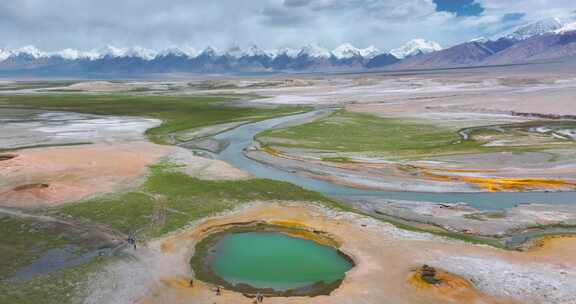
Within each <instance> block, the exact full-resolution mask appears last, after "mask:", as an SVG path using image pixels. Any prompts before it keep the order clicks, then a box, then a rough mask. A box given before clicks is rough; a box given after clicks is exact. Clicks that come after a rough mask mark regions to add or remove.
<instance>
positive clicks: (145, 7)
mask: <svg viewBox="0 0 576 304" xmlns="http://www.w3.org/2000/svg"><path fill="white" fill-rule="evenodd" d="M574 10H576V1H574V0H163V1H160V0H0V47H19V46H25V45H35V46H37V47H39V48H41V49H45V50H49V51H50V50H57V49H62V48H78V49H85V50H87V49H94V48H96V49H97V48H101V47H103V46H105V45H115V46H134V45H138V46H143V47H148V48H154V49H163V48H167V47H170V46H193V47H195V48H197V49H202V48H204V47H205V46H207V45H211V46H215V47H218V48H222V49H225V48H227V47H230V46H232V45H239V46H247V45H250V44H258V45H260V46H261V47H263V48H278V47H297V46H301V45H303V44H308V43H312V44H318V45H321V46H324V47H327V48H333V47H336V46H337V45H339V44H341V43H343V42H350V43H352V44H354V45H356V46H357V47H367V46H370V45H373V46H376V47H378V48H381V49H383V50H386V49H390V48H394V47H398V46H399V45H401V44H403V43H404V42H406V41H407V40H410V39H412V38H425V39H430V40H435V41H437V42H439V43H440V44H442V45H443V46H450V45H452V44H455V43H458V42H462V41H463V40H469V39H473V38H476V37H478V36H487V35H490V34H492V33H494V32H497V31H499V30H501V29H505V28H507V27H510V26H513V25H515V24H517V23H519V22H525V21H528V20H534V19H539V18H543V17H550V16H559V15H567V14H569V13H570V12H573V11H574Z"/></svg>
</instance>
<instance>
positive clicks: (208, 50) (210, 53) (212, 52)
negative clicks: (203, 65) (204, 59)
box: [200, 46, 221, 57]
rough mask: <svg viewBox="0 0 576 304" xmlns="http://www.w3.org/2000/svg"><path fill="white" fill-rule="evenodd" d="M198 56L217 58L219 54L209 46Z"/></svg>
mask: <svg viewBox="0 0 576 304" xmlns="http://www.w3.org/2000/svg"><path fill="white" fill-rule="evenodd" d="M200 55H204V56H210V57H214V56H219V55H221V54H220V52H219V51H218V50H217V49H215V48H213V47H211V46H208V47H206V48H205V49H204V50H203V51H202V52H201V53H200Z"/></svg>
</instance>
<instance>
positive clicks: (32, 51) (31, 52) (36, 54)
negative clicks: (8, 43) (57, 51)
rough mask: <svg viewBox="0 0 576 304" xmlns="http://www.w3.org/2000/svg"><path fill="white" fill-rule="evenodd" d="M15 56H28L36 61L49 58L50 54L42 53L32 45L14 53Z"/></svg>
mask: <svg viewBox="0 0 576 304" xmlns="http://www.w3.org/2000/svg"><path fill="white" fill-rule="evenodd" d="M12 53H13V54H14V55H28V56H31V57H32V58H34V59H38V58H42V57H46V56H48V53H46V52H42V51H40V50H39V49H38V48H36V47H35V46H32V45H28V46H24V47H21V48H18V49H15V50H13V51H12Z"/></svg>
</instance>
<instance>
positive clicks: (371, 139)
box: [257, 110, 576, 161]
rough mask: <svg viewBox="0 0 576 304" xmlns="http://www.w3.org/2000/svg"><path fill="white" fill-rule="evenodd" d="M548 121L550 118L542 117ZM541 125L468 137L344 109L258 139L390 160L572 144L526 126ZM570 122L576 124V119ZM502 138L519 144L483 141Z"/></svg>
mask: <svg viewBox="0 0 576 304" xmlns="http://www.w3.org/2000/svg"><path fill="white" fill-rule="evenodd" d="M545 123H548V122H540V124H545ZM552 124H553V123H552ZM564 124H566V123H564ZM537 125H538V124H537V123H536V122H530V123H526V124H525V125H523V124H516V125H506V126H505V127H503V128H501V130H499V131H495V130H491V129H482V128H479V129H477V130H474V131H473V132H470V135H471V137H470V138H469V139H467V140H463V139H462V137H461V136H460V135H459V134H458V131H459V130H458V129H456V128H449V127H445V126H439V125H438V124H434V123H433V122H431V121H416V120H411V119H403V118H383V117H378V116H375V115H371V114H362V113H352V112H347V111H344V110H340V111H336V112H335V113H333V114H332V115H330V116H328V117H325V118H322V119H319V120H317V121H314V122H311V123H307V124H303V125H299V126H294V127H289V128H285V129H276V130H268V131H265V132H263V133H260V134H259V135H258V136H257V139H258V140H259V141H260V142H261V143H262V144H263V145H264V146H270V147H291V148H304V149H310V150H313V151H319V152H340V153H362V154H368V155H377V156H383V157H385V158H388V159H407V158H422V157H429V156H440V155H451V154H464V153H486V152H500V151H512V152H526V151H538V150H543V149H547V148H550V144H555V147H558V146H559V145H562V146H564V147H574V142H573V141H570V140H562V139H557V138H553V137H552V136H550V135H549V134H534V133H531V132H529V131H528V130H529V129H530V128H532V127H534V126H537ZM570 125H571V126H572V127H576V124H575V123H571V124H570ZM500 139H514V141H515V142H517V143H518V144H515V143H514V142H513V141H511V144H508V145H502V146H490V147H489V146H485V144H486V143H488V142H491V141H495V140H500ZM343 157H344V158H343ZM335 159H337V160H339V161H344V160H345V159H346V158H345V156H344V155H343V156H342V157H335ZM327 160H329V159H327Z"/></svg>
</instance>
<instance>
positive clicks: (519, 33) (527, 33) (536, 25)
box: [493, 18, 563, 40]
mask: <svg viewBox="0 0 576 304" xmlns="http://www.w3.org/2000/svg"><path fill="white" fill-rule="evenodd" d="M562 26H563V22H562V20H561V19H560V18H546V19H542V20H538V21H534V22H530V23H528V24H523V25H519V26H517V27H514V28H512V29H510V30H507V31H505V32H503V33H500V34H497V35H495V36H494V37H493V39H494V40H497V39H500V38H508V39H515V40H525V39H528V38H530V37H534V36H539V35H543V34H546V33H550V32H553V31H556V30H559V29H561V28H562Z"/></svg>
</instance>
